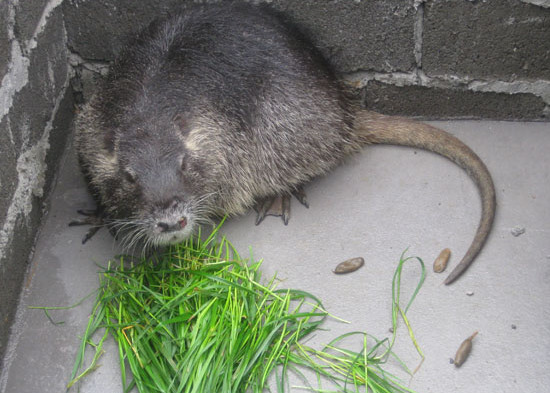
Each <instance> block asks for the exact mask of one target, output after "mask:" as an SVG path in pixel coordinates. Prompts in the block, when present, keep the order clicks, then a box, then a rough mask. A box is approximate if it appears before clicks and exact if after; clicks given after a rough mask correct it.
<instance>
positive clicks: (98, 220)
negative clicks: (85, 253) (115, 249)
mask: <svg viewBox="0 0 550 393" xmlns="http://www.w3.org/2000/svg"><path fill="white" fill-rule="evenodd" d="M77 213H78V214H81V215H83V216H86V218H83V219H81V220H73V221H71V222H69V226H70V227H73V226H78V225H91V226H92V227H91V228H90V229H89V230H88V232H86V235H84V238H83V239H82V244H84V243H86V242H87V241H88V240H90V239H91V238H92V237H93V236H94V235H95V234H96V233H97V231H99V230H100V229H101V227H103V226H105V220H104V215H103V212H102V211H101V210H100V209H95V210H89V209H81V210H77Z"/></svg>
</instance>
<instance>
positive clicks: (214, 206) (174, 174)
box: [73, 4, 495, 283]
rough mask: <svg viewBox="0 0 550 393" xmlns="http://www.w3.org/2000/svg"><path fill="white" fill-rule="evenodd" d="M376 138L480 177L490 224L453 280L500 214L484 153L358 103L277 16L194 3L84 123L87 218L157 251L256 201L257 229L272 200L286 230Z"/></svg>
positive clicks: (142, 48)
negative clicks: (316, 184)
mask: <svg viewBox="0 0 550 393" xmlns="http://www.w3.org/2000/svg"><path fill="white" fill-rule="evenodd" d="M371 143H384V144H397V145H404V146H413V147H417V148H423V149H427V150H430V151H433V152H436V153H438V154H441V155H443V156H445V157H447V158H449V159H451V160H453V161H454V162H455V163H457V164H458V165H459V166H461V167H462V168H464V169H465V170H466V171H467V172H468V173H469V175H470V176H471V177H472V178H473V180H474V181H475V182H476V184H477V186H478V188H479V191H480V195H481V198H482V218H481V221H480V224H479V227H478V230H477V232H476V235H475V238H474V241H473V243H472V245H471V246H470V248H469V250H468V251H467V253H466V256H465V257H464V259H463V260H462V261H461V263H460V264H459V265H458V266H457V268H456V269H455V271H453V273H451V275H450V276H449V277H448V278H447V280H446V283H450V282H452V281H453V280H454V279H456V278H457V277H458V276H459V275H460V274H461V273H462V272H463V271H464V270H465V269H466V268H467V267H468V266H469V265H470V263H471V262H472V260H473V259H474V258H475V256H476V255H477V254H478V252H479V251H480V250H481V248H482V246H483V243H484V241H485V239H486V238H487V236H488V233H489V231H490V228H491V225H492V221H493V217H494V211H495V192H494V187H493V183H492V180H491V176H490V174H489V172H488V170H487V168H486V167H485V165H484V164H483V163H482V162H481V160H480V159H479V158H478V157H477V156H476V155H475V153H473V152H472V151H471V150H470V149H469V148H468V147H467V146H465V145H464V144H463V143H462V142H460V141H459V140H458V139H456V138H455V137H453V136H451V135H450V134H448V133H446V132H444V131H442V130H439V129H436V128H434V127H431V126H429V125H426V124H423V123H419V122H415V121H411V120H407V119H403V118H399V117H389V116H384V115H381V114H378V113H375V112H371V111H368V110H365V109H360V108H358V107H357V106H356V105H355V104H354V103H353V100H351V99H350V98H349V95H348V94H347V93H346V91H345V89H344V88H343V87H342V84H341V83H340V82H339V81H338V80H337V78H336V77H335V75H334V73H333V72H332V70H331V69H330V67H329V66H328V64H327V62H326V60H325V59H323V58H322V56H321V55H320V54H319V52H318V51H317V50H316V48H314V47H313V46H312V45H311V44H310V43H309V42H308V41H307V40H306V39H305V38H304V37H303V36H302V35H301V34H300V32H299V31H298V30H297V29H296V28H295V27H291V26H289V25H288V24H287V23H283V22H281V20H280V19H279V17H278V16H277V15H276V14H275V13H274V12H272V11H270V10H269V9H266V8H264V7H260V6H253V5H247V4H216V5H214V4H209V5H194V6H189V7H185V8H182V9H180V10H178V11H176V12H174V13H173V14H172V15H170V16H168V17H164V18H159V19H157V20H155V21H153V22H152V23H151V24H150V25H149V26H148V27H147V28H146V29H145V30H143V31H142V32H141V33H140V34H139V36H138V37H137V38H136V39H135V40H134V41H133V42H132V43H130V44H129V45H128V46H127V47H126V48H125V49H123V51H122V52H121V54H120V55H119V57H118V58H117V60H116V61H115V62H114V64H113V65H112V67H111V69H110V72H109V74H108V76H107V77H106V79H105V81H104V82H103V84H102V86H101V88H100V90H99V92H98V93H97V94H95V96H94V97H93V98H92V99H91V100H90V102H89V103H87V104H86V105H85V106H84V108H83V110H82V111H81V112H80V113H79V115H78V116H77V119H76V149H77V153H78V156H79V161H80V164H81V167H82V170H83V172H84V174H85V176H86V178H87V180H88V183H89V187H90V190H91V192H92V194H93V195H94V197H95V199H96V201H97V203H98V210H97V212H96V213H97V214H95V217H90V218H89V219H88V220H83V221H82V222H81V223H95V224H98V223H99V222H104V223H105V224H106V225H108V226H109V227H110V228H111V229H113V230H114V231H115V232H116V231H119V230H121V229H122V230H123V232H124V230H126V235H125V238H124V240H123V241H124V242H125V243H126V245H127V246H131V245H135V244H136V243H137V242H140V243H143V244H145V245H146V246H154V245H162V244H168V243H173V242H178V241H181V240H183V239H185V238H186V237H188V236H189V235H190V234H191V233H192V232H193V231H194V229H195V228H196V227H197V226H198V225H200V223H201V222H203V221H205V220H208V219H209V217H213V216H215V215H224V214H229V215H234V214H241V213H243V212H245V211H246V210H247V209H249V208H250V207H252V206H258V211H259V213H258V222H259V221H261V219H262V218H263V217H264V216H265V215H266V214H270V210H269V208H270V206H271V205H272V206H278V207H279V208H280V211H279V212H278V213H279V214H281V215H282V216H283V219H284V220H285V222H286V221H287V220H288V214H287V213H288V211H289V207H288V206H289V200H290V199H289V198H290V195H291V194H294V195H296V196H297V197H298V199H299V200H300V201H301V202H302V203H304V204H307V201H306V200H305V194H304V193H303V192H302V190H301V187H302V185H303V184H305V183H307V182H308V181H309V180H311V179H312V178H314V177H316V176H319V175H322V174H325V173H327V172H328V171H329V170H331V169H332V168H334V167H335V166H336V165H338V164H340V163H341V162H342V161H343V160H344V159H345V158H346V157H348V156H350V155H351V154H353V153H355V152H357V151H359V150H360V149H361V147H362V146H364V145H367V144H371ZM274 200H276V201H277V203H275V204H272V202H273V201H274ZM73 224H76V223H73ZM91 234H92V232H90V236H91ZM87 238H89V236H88V237H87ZM87 238H85V240H86V239H87Z"/></svg>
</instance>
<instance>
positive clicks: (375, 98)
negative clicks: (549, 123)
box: [365, 81, 545, 120]
mask: <svg viewBox="0 0 550 393" xmlns="http://www.w3.org/2000/svg"><path fill="white" fill-rule="evenodd" d="M365 104H366V106H367V107H368V108H369V109H373V110H375V111H378V112H382V113H385V114H390V115H404V116H415V117H422V118H429V119H430V118H431V119H478V118H484V119H500V120H505V119H529V120H544V119H545V117H544V116H545V115H544V112H543V111H544V108H545V103H544V101H543V100H542V99H541V98H540V97H536V96H535V95H532V94H523V93H518V94H506V93H493V92H473V91H470V90H465V89H442V88H427V87H422V86H403V87H399V86H395V85H389V84H385V83H381V82H376V81H372V82H369V83H368V84H367V87H366V92H365Z"/></svg>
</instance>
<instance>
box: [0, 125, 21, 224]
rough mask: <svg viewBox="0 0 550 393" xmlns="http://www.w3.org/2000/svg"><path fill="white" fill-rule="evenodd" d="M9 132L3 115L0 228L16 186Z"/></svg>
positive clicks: (14, 159)
mask: <svg viewBox="0 0 550 393" xmlns="http://www.w3.org/2000/svg"><path fill="white" fill-rule="evenodd" d="M11 133H12V131H11V129H10V128H9V123H8V118H7V117H4V119H3V120H2V121H1V122H0V157H2V170H1V171H0V228H2V227H3V226H4V222H5V218H6V214H7V212H8V208H9V206H10V203H11V199H12V196H13V192H14V191H15V187H16V186H17V171H16V170H15V161H16V157H15V149H14V146H13V141H12V136H11Z"/></svg>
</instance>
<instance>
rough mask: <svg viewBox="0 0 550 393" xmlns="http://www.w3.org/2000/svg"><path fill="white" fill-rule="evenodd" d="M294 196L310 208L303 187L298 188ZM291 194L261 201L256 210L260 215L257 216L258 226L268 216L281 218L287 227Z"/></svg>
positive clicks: (293, 193)
mask: <svg viewBox="0 0 550 393" xmlns="http://www.w3.org/2000/svg"><path fill="white" fill-rule="evenodd" d="M292 195H294V196H295V197H296V199H297V200H298V201H299V202H300V203H301V204H302V205H304V206H305V207H309V204H308V202H307V198H306V193H305V192H304V189H303V188H302V187H297V188H296V189H295V190H294V191H293V192H292ZM290 198H291V196H290V194H284V195H279V196H275V197H270V198H265V199H263V200H261V201H259V202H258V203H257V204H256V206H255V207H254V209H255V210H256V212H257V213H258V214H257V216H256V225H259V224H260V223H261V222H262V221H263V220H264V218H266V217H267V216H275V217H281V218H282V219H283V222H284V223H285V225H287V224H288V220H289V219H290Z"/></svg>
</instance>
